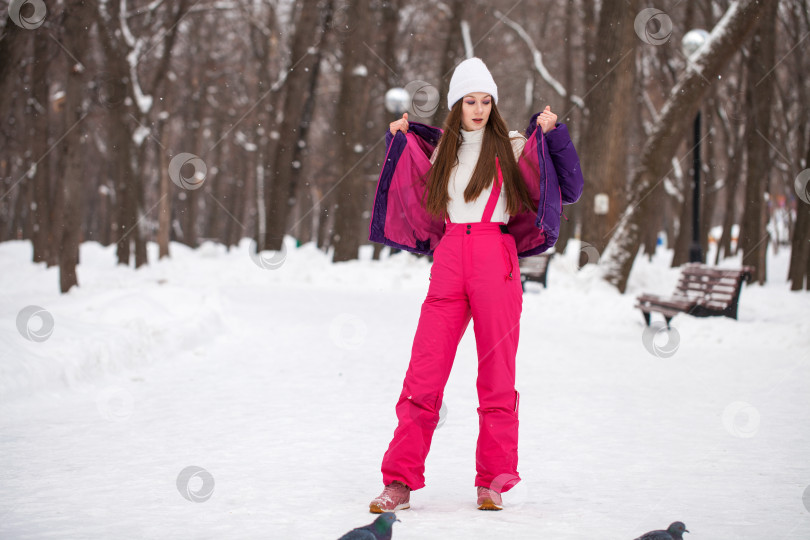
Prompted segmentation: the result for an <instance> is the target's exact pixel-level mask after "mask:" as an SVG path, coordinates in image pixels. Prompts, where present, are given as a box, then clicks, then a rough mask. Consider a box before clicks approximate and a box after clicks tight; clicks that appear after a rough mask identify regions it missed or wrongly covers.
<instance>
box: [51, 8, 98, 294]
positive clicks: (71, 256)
mask: <svg viewBox="0 0 810 540" xmlns="http://www.w3.org/2000/svg"><path fill="white" fill-rule="evenodd" d="M91 11H92V10H91V8H90V6H89V5H88V4H86V3H85V2H84V1H83V0H68V1H67V2H66V3H65V14H64V21H65V22H64V34H63V38H64V42H65V46H66V48H67V50H69V51H70V54H71V56H72V60H73V62H70V63H69V67H68V73H67V82H66V84H65V121H66V123H67V124H68V125H69V126H70V128H72V129H70V131H69V132H68V134H67V135H66V136H65V137H64V139H63V141H62V144H63V151H62V155H64V156H65V166H64V181H63V182H62V192H63V197H64V205H63V213H64V220H63V222H62V226H63V229H62V231H61V233H62V234H61V239H60V240H61V241H60V242H59V250H60V254H59V288H60V290H61V291H62V292H63V293H64V292H67V291H68V290H70V288H71V287H73V286H74V285H78V284H79V281H78V279H77V277H76V266H77V265H78V264H79V244H80V242H81V232H82V230H81V218H82V197H81V189H82V181H83V172H84V152H83V146H84V141H85V132H86V128H85V126H83V125H81V123H82V121H83V120H84V118H85V117H86V116H87V107H88V102H87V99H86V95H87V91H86V90H87V84H86V81H85V72H86V68H85V66H84V64H83V61H84V59H85V57H86V51H87V49H88V46H89V39H88V34H89V32H87V29H88V28H89V27H90V26H92V21H93V16H92V12H91ZM74 127H75V129H73V128H74Z"/></svg>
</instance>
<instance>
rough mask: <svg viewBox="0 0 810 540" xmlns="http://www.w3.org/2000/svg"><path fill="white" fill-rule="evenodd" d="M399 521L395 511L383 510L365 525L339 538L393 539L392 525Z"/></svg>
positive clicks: (340, 539) (356, 539)
mask: <svg viewBox="0 0 810 540" xmlns="http://www.w3.org/2000/svg"><path fill="white" fill-rule="evenodd" d="M395 521H399V520H398V519H397V515H396V514H395V513H393V512H383V513H382V514H380V517H378V518H377V519H375V520H374V521H373V522H371V523H369V524H368V525H366V526H365V527H357V528H356V529H352V530H350V531H349V532H347V533H346V534H344V535H343V536H341V537H340V538H338V540H391V527H393V526H394V522H395Z"/></svg>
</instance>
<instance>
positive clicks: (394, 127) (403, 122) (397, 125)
mask: <svg viewBox="0 0 810 540" xmlns="http://www.w3.org/2000/svg"><path fill="white" fill-rule="evenodd" d="M555 118H556V116H555ZM388 129H390V130H391V135H396V134H397V131H401V132H402V133H408V113H404V114H403V115H402V118H400V119H399V120H397V121H396V122H391V123H390V124H388Z"/></svg>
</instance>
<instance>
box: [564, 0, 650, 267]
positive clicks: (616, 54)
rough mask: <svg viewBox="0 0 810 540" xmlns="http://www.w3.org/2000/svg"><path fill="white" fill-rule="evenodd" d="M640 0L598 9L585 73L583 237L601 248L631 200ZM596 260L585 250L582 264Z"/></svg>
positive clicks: (610, 1)
mask: <svg viewBox="0 0 810 540" xmlns="http://www.w3.org/2000/svg"><path fill="white" fill-rule="evenodd" d="M638 4H639V2H638V1H637V0H633V1H632V2H630V5H628V2H626V1H625V0H605V1H604V2H602V9H601V11H600V12H599V23H598V29H597V38H596V40H597V43H599V44H600V46H599V47H598V49H597V50H596V51H595V58H594V62H593V63H592V64H591V65H590V66H589V68H590V69H589V71H588V72H587V75H586V87H587V88H589V89H590V92H588V93H587V94H586V96H585V104H586V108H587V109H588V111H589V115H588V125H587V127H586V128H585V129H583V130H582V137H581V138H580V141H581V143H580V150H579V151H580V154H581V156H582V160H581V161H582V174H583V176H584V177H585V178H586V179H587V182H588V190H587V191H588V193H587V194H586V195H585V197H583V200H582V221H581V223H582V230H581V238H582V240H583V241H584V242H586V243H587V244H590V245H591V246H593V247H594V248H596V251H597V252H599V253H601V252H602V251H604V248H605V246H606V245H607V241H608V237H609V236H610V232H611V231H612V230H613V228H614V227H615V226H616V223H617V222H618V220H619V216H620V212H621V209H622V208H623V207H624V205H625V204H626V195H625V194H626V191H627V190H626V185H627V153H628V152H627V141H628V138H627V136H626V135H625V136H622V135H621V134H626V133H628V131H629V128H630V125H631V122H632V120H633V109H634V107H635V102H634V99H633V97H634V95H635V94H634V92H633V85H634V82H635V66H636V63H635V55H634V51H635V47H636V44H637V43H638V42H639V39H638V36H637V35H636V33H635V31H634V30H633V21H634V19H635V16H636V14H637V12H638V9H637V6H638ZM597 194H605V195H607V197H608V201H609V205H608V209H607V213H605V214H597V213H596V211H595V207H594V196H595V195H597ZM588 262H596V258H595V257H590V256H588V254H587V253H586V252H584V251H583V252H582V253H581V260H580V264H581V265H583V264H586V263H588Z"/></svg>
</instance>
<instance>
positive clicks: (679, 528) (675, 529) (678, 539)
mask: <svg viewBox="0 0 810 540" xmlns="http://www.w3.org/2000/svg"><path fill="white" fill-rule="evenodd" d="M685 532H689V529H687V528H686V525H684V524H683V523H681V522H680V521H676V522H674V523H673V524H672V525H670V526H669V527H667V530H665V531H650V532H648V533H645V534H642V535H641V536H639V537H638V538H636V540H683V533H685ZM358 538H359V537H358Z"/></svg>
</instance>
